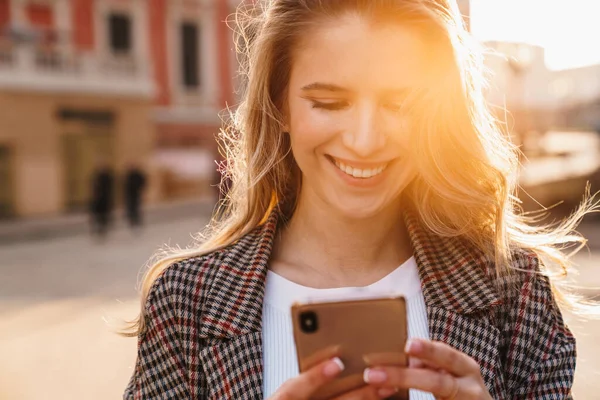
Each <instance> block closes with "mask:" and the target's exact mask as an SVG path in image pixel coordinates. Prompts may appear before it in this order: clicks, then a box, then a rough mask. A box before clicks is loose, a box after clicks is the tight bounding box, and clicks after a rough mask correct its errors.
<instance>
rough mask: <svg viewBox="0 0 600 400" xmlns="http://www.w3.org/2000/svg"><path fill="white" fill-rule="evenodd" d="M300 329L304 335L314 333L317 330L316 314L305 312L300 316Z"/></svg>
mask: <svg viewBox="0 0 600 400" xmlns="http://www.w3.org/2000/svg"><path fill="white" fill-rule="evenodd" d="M300 329H302V332H304V333H315V332H316V331H317V329H319V321H318V320H317V313H315V312H314V311H305V312H303V313H301V314H300Z"/></svg>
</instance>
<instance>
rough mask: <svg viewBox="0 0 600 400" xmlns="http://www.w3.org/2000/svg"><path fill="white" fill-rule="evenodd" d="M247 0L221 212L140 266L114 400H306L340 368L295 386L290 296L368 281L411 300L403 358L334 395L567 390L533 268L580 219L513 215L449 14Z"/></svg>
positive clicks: (569, 366)
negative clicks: (198, 234)
mask: <svg viewBox="0 0 600 400" xmlns="http://www.w3.org/2000/svg"><path fill="white" fill-rule="evenodd" d="M257 3H260V2H257ZM260 7H263V9H262V11H256V12H253V13H249V14H248V15H251V17H245V18H240V19H238V22H241V28H242V29H241V33H242V36H241V38H242V39H244V40H245V41H242V42H240V43H242V45H241V46H240V51H241V53H242V54H243V55H244V56H245V60H244V61H245V65H246V67H247V71H246V72H247V78H248V80H247V85H246V87H245V97H244V101H243V103H242V105H241V106H240V107H239V109H238V110H237V114H236V115H235V119H234V122H235V125H234V129H233V130H231V131H230V134H228V135H225V136H226V139H227V140H226V146H227V147H226V149H227V154H228V155H229V159H228V168H229V169H230V171H229V172H230V174H231V179H232V187H231V190H230V192H229V196H228V197H229V200H228V203H227V205H226V207H227V209H226V210H225V211H226V212H224V213H223V214H221V215H223V217H222V219H221V220H219V221H213V223H212V225H211V228H212V230H211V231H210V232H209V234H208V235H207V236H205V237H204V238H203V241H202V243H201V244H199V245H198V246H197V247H196V248H191V249H188V250H185V251H180V252H178V253H174V254H170V255H167V256H166V257H163V259H162V260H160V261H159V262H158V263H156V264H155V265H154V266H152V268H150V270H149V271H148V274H147V276H146V278H145V281H144V284H143V304H144V307H143V311H142V314H141V317H140V319H139V320H138V322H137V324H136V325H135V327H134V328H135V329H134V331H135V334H137V335H138V337H139V351H138V358H137V364H136V367H135V372H134V374H133V377H132V379H131V382H130V384H129V386H128V388H127V390H126V394H125V398H128V399H134V398H135V399H158V398H161V399H163V398H173V399H190V398H202V399H204V398H207V399H226V398H227V399H229V398H232V399H262V398H272V399H279V400H281V399H308V398H310V396H311V394H312V393H314V392H315V390H317V389H318V388H319V387H320V385H323V384H324V383H325V382H327V381H329V380H331V379H334V377H335V376H336V375H337V374H339V373H340V371H341V369H343V363H342V362H341V361H340V360H339V359H338V358H335V354H331V359H327V360H324V361H323V363H322V364H320V365H318V366H316V367H314V368H313V369H311V370H309V371H307V372H305V373H303V374H298V371H297V366H296V359H295V354H294V347H293V341H292V337H291V330H290V325H291V322H290V317H289V313H288V310H289V304H290V303H291V302H292V301H294V300H300V299H302V298H304V297H306V296H313V295H319V294H324V295H346V294H347V292H351V291H353V289H352V288H365V287H366V289H363V290H370V291H372V292H375V293H377V292H382V293H383V292H384V291H386V290H389V289H397V290H399V291H401V292H402V293H404V294H405V296H406V297H407V298H408V305H409V307H408V314H409V336H410V337H411V338H412V340H411V341H410V342H409V345H408V346H407V351H408V354H409V355H410V356H411V365H410V367H409V368H400V367H393V366H391V367H390V366H386V367H384V366H376V367H373V368H370V369H368V370H366V371H365V382H366V384H365V386H364V387H362V388H360V389H358V390H355V391H353V392H350V393H346V394H344V395H343V396H342V397H340V399H376V398H387V397H390V396H391V395H392V394H393V393H394V392H395V391H396V390H398V389H400V388H408V389H411V390H412V392H411V396H412V397H411V398H412V399H433V398H436V399H490V398H494V399H509V398H510V399H523V398H532V399H542V398H553V399H559V398H561V399H562V398H570V396H571V395H570V388H571V384H572V381H573V374H574V369H575V339H574V338H573V335H572V334H571V332H570V331H569V330H568V329H567V327H566V326H565V324H564V322H563V319H562V316H561V313H560V311H559V309H558V307H557V303H556V301H555V297H554V296H555V294H553V291H552V290H553V289H552V285H551V282H550V279H549V276H550V275H551V274H550V272H551V271H550V270H549V267H548V266H545V265H543V264H542V263H541V262H540V261H539V260H540V257H545V258H546V259H549V258H552V259H553V260H554V262H555V263H554V264H556V263H557V265H559V266H561V267H564V268H566V267H567V266H568V265H567V263H566V259H565V258H564V257H563V256H562V255H561V253H560V252H558V251H557V250H555V249H556V246H557V245H558V244H560V243H563V242H564V240H571V241H572V240H575V241H577V240H583V239H581V238H578V237H571V236H566V233H567V232H569V229H567V228H573V227H574V224H575V223H576V222H577V220H578V218H580V217H581V216H582V215H583V214H584V213H585V211H586V209H584V208H582V209H581V210H580V211H579V212H578V213H577V214H576V215H575V216H574V217H573V218H572V219H570V220H569V221H567V223H566V225H563V228H561V229H556V230H554V231H545V232H542V231H540V230H538V229H537V228H533V227H529V226H527V225H526V224H525V223H524V219H523V218H522V217H520V216H519V215H518V214H517V213H516V212H515V211H514V210H515V204H514V200H513V197H511V194H512V193H513V191H514V189H515V176H514V171H515V166H516V152H515V150H514V149H513V148H512V147H511V145H510V144H509V143H508V142H507V141H506V140H505V137H504V135H503V134H502V132H500V131H499V130H498V128H497V127H496V126H495V125H494V121H493V119H492V117H491V116H490V114H489V113H488V111H487V110H486V108H485V104H484V103H483V100H482V89H481V86H482V79H481V76H480V71H481V69H480V62H481V58H480V57H479V53H478V52H477V51H476V49H474V48H473V47H471V46H472V45H471V44H470V42H469V38H468V36H467V35H466V33H465V31H464V29H463V26H462V21H461V18H460V16H459V14H458V11H457V10H456V4H455V3H454V2H453V1H451V0H272V1H268V2H266V3H265V2H262V4H258V5H257V10H258V9H259V8H260ZM588 208H589V207H588ZM554 264H552V265H554ZM549 265H551V264H549ZM555 293H558V292H555ZM563 297H564V296H561V297H560V298H563Z"/></svg>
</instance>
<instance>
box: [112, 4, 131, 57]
mask: <svg viewBox="0 0 600 400" xmlns="http://www.w3.org/2000/svg"><path fill="white" fill-rule="evenodd" d="M108 32H109V33H108V34H109V36H110V37H109V41H110V49H111V50H112V52H113V53H118V54H130V53H131V49H132V37H131V17H130V16H128V15H127V14H117V13H113V14H109V16H108Z"/></svg>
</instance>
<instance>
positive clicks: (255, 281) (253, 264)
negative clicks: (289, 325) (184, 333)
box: [200, 212, 278, 399]
mask: <svg viewBox="0 0 600 400" xmlns="http://www.w3.org/2000/svg"><path fill="white" fill-rule="evenodd" d="M277 220H278V218H277V213H276V212H273V213H272V214H271V216H270V217H269V218H268V219H267V221H266V222H265V223H264V224H263V225H261V226H260V227H259V228H257V229H256V230H255V231H254V232H252V233H251V234H249V235H246V236H244V237H243V238H242V239H241V240H240V241H238V242H236V243H235V244H233V245H232V246H230V247H228V248H225V249H223V250H222V251H221V252H220V256H221V258H220V260H219V264H218V266H217V268H216V271H215V273H214V275H213V277H211V278H207V279H210V282H206V284H203V287H205V288H207V291H208V293H207V294H206V298H205V301H204V308H203V309H202V317H201V323H200V337H201V339H202V340H203V341H204V342H205V343H206V345H205V346H203V348H202V349H201V350H200V361H201V365H202V368H203V369H204V377H205V379H206V382H205V389H206V393H205V395H204V396H203V397H202V398H207V399H224V398H227V399H262V397H263V395H262V387H263V365H262V360H263V353H262V333H261V327H262V305H263V298H264V292H265V282H266V277H267V269H268V263H269V258H270V256H271V251H272V247H273V242H274V235H275V231H276V228H277Z"/></svg>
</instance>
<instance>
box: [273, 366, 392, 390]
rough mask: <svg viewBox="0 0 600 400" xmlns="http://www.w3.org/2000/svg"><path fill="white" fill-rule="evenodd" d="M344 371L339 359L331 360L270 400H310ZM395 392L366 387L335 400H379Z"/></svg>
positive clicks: (310, 370) (292, 381) (286, 386)
mask: <svg viewBox="0 0 600 400" xmlns="http://www.w3.org/2000/svg"><path fill="white" fill-rule="evenodd" d="M343 370H344V364H343V363H342V361H341V360H340V359H339V358H337V357H335V358H332V359H329V360H328V361H325V362H322V363H320V364H317V365H316V366H314V367H312V368H310V369H308V370H307V371H306V372H303V373H302V374H300V375H298V376H297V377H295V378H292V379H290V380H288V381H287V382H285V383H284V384H283V385H282V386H281V387H280V388H279V390H277V392H276V393H275V394H274V395H273V396H272V397H270V399H269V400H309V399H311V398H312V396H313V395H314V394H315V393H316V392H317V390H319V389H320V388H321V387H322V386H324V385H325V384H327V383H328V382H331V381H333V380H334V379H335V378H336V376H338V375H339V374H340V372H342V371H343ZM395 392H396V390H395V389H391V388H383V387H374V386H369V385H366V386H364V387H362V388H360V389H357V390H353V391H351V392H348V393H345V394H343V395H342V396H339V397H336V398H335V400H379V399H385V398H387V397H390V396H391V395H392V394H394V393H395Z"/></svg>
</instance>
